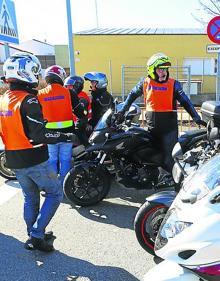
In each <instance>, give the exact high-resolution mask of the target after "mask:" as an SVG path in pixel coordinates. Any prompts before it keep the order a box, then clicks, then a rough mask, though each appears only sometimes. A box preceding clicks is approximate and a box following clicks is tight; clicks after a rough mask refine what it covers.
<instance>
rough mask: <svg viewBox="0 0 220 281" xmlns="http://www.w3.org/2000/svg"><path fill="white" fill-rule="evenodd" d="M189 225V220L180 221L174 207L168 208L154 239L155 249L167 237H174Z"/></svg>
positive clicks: (165, 240) (158, 248)
mask: <svg viewBox="0 0 220 281" xmlns="http://www.w3.org/2000/svg"><path fill="white" fill-rule="evenodd" d="M190 225H192V223H191V222H185V221H181V220H180V219H179V218H178V215H177V212H176V209H175V208H173V209H170V210H168V212H167V214H166V216H165V218H164V220H163V222H162V224H161V226H160V230H159V232H158V235H157V238H156V241H155V251H157V250H160V249H161V248H163V247H164V246H165V245H166V244H167V243H168V240H169V239H171V238H174V237H175V236H176V235H178V234H179V233H181V232H183V230H184V229H186V228H188V227H189V226H190Z"/></svg>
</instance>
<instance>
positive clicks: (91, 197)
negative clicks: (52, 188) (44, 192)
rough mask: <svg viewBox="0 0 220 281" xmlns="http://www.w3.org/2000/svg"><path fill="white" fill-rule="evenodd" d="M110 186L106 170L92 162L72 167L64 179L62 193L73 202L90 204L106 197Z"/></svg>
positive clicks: (84, 204) (83, 204)
mask: <svg viewBox="0 0 220 281" xmlns="http://www.w3.org/2000/svg"><path fill="white" fill-rule="evenodd" d="M110 186H111V179H110V175H109V174H108V172H107V171H106V170H105V169H103V168H101V167H97V166H96V165H94V164H93V163H87V164H85V163H81V164H79V165H77V166H75V167H73V168H72V169H71V170H70V172H69V173H68V174H67V175H66V177H65V180H64V194H65V196H66V197H67V198H68V199H69V200H70V201H71V202H72V203H74V204H76V205H79V206H84V207H85V206H91V205H95V204H97V203H98V202H100V201H101V200H102V199H104V198H105V197H106V195H107V194H108V192H109V189H110Z"/></svg>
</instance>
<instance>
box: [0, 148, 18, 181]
mask: <svg viewBox="0 0 220 281" xmlns="http://www.w3.org/2000/svg"><path fill="white" fill-rule="evenodd" d="M5 164H6V159H5V151H2V152H1V153H0V176H2V177H3V178H5V179H7V180H15V179H16V176H15V173H14V172H13V171H12V170H11V169H9V168H7V167H6V166H5Z"/></svg>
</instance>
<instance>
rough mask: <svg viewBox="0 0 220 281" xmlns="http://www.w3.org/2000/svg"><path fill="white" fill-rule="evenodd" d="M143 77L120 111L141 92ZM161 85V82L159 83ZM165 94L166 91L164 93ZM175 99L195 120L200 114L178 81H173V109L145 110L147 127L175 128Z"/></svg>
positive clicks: (152, 128)
mask: <svg viewBox="0 0 220 281" xmlns="http://www.w3.org/2000/svg"><path fill="white" fill-rule="evenodd" d="M144 80H145V79H144V78H142V79H141V80H140V81H139V82H138V83H137V85H136V86H135V87H134V88H133V89H132V90H131V92H130V93H129V95H128V97H127V99H126V100H125V103H124V106H123V108H122V110H121V112H123V113H124V112H125V111H127V110H128V109H129V107H130V105H131V104H132V103H133V102H134V101H135V100H136V99H137V98H138V97H140V96H142V95H143V94H144V93H143V86H144ZM160 84H161V85H163V83H160ZM164 94H166V92H165V93H164ZM177 101H178V102H179V103H180V105H181V106H183V107H184V109H185V110H186V111H187V112H188V113H189V114H190V116H191V117H192V118H193V120H195V122H197V121H198V120H200V116H199V114H198V113H197V111H196V110H195V108H194V106H193V104H192V103H191V101H190V100H189V98H188V97H187V95H186V94H185V93H184V91H183V89H182V86H181V84H180V82H179V81H177V80H175V81H174V86H173V111H172V112H146V123H147V126H148V128H149V129H151V130H153V131H157V132H161V133H165V132H169V131H172V130H175V129H176V128H177Z"/></svg>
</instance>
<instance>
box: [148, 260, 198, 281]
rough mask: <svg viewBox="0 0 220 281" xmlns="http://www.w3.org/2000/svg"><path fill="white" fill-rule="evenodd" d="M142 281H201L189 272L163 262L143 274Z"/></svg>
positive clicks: (176, 265)
mask: <svg viewBox="0 0 220 281" xmlns="http://www.w3.org/2000/svg"><path fill="white" fill-rule="evenodd" d="M143 281H202V280H201V279H200V277H199V276H197V275H195V274H194V273H193V272H191V271H190V270H188V269H186V268H183V267H181V266H180V265H178V264H177V263H175V262H172V261H167V260H165V261H163V262H161V263H160V264H157V265H156V266H155V267H153V268H152V269H150V270H149V271H148V272H147V274H145V276H144V279H143Z"/></svg>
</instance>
